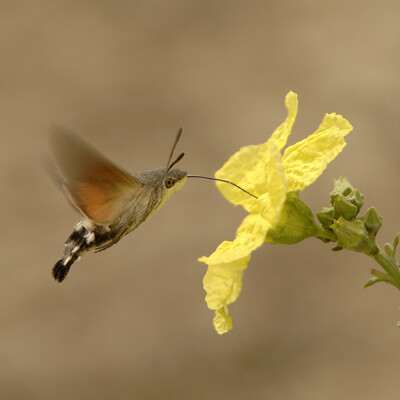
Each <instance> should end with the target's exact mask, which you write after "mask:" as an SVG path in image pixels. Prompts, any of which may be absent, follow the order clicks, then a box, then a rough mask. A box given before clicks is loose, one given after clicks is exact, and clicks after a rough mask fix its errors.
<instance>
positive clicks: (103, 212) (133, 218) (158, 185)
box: [52, 129, 256, 282]
mask: <svg viewBox="0 0 400 400" xmlns="http://www.w3.org/2000/svg"><path fill="white" fill-rule="evenodd" d="M181 134H182V129H180V130H179V131H178V134H177V136H176V138H175V142H174V145H173V146H172V149H171V152H170V155H169V158H168V162H167V166H166V167H164V168H157V169H153V170H149V171H143V172H138V173H136V174H129V173H128V172H126V171H124V170H123V169H121V168H120V167H118V166H116V165H115V164H114V163H112V162H111V161H109V160H108V159H107V158H106V157H104V156H103V155H102V154H100V153H99V152H98V151H97V150H96V149H94V148H93V147H92V146H91V145H90V144H88V143H87V142H85V141H84V140H82V139H80V138H79V137H78V136H76V135H75V134H73V133H71V132H68V131H64V130H58V131H57V132H55V133H54V135H53V136H52V148H53V152H54V156H55V159H56V162H57V164H58V167H59V173H57V174H53V176H54V178H55V180H56V182H57V184H58V186H60V187H61V188H62V189H63V191H64V193H65V194H66V196H67V199H68V200H69V202H70V203H71V205H72V206H73V207H74V208H75V209H76V210H77V211H78V212H79V213H80V214H81V216H82V220H81V221H80V222H79V223H78V224H77V225H76V226H75V228H74V230H73V231H72V233H71V234H70V236H69V237H68V239H67V241H66V242H65V247H64V256H63V257H62V258H61V259H60V260H59V261H57V263H56V264H55V265H54V267H53V270H52V274H53V277H54V279H55V280H57V281H58V282H62V281H63V280H64V279H65V277H66V276H67V274H68V272H69V270H70V268H71V265H72V264H73V263H74V262H75V261H76V260H77V259H78V258H79V257H81V256H82V255H83V254H84V253H86V252H88V251H94V252H95V253H97V252H99V251H102V250H105V249H108V248H109V247H111V246H113V245H114V244H115V243H117V242H119V241H120V240H121V239H122V238H123V237H124V236H125V235H126V234H128V233H130V232H132V231H133V230H134V229H136V228H137V227H138V226H139V225H140V224H141V223H143V222H144V221H146V220H147V219H148V218H149V217H150V216H151V215H153V214H154V213H155V212H156V211H157V210H159V209H160V207H161V206H162V205H163V203H164V202H165V201H166V200H167V199H168V198H169V197H170V196H171V195H172V194H173V193H175V192H177V191H178V190H179V189H181V188H182V186H183V185H184V183H185V181H186V178H188V177H191V178H205V179H212V180H219V181H222V182H226V183H230V184H232V185H234V186H236V187H237V188H238V189H240V190H243V191H244V192H246V193H247V194H249V195H251V196H253V197H256V196H254V195H252V194H251V193H249V192H247V191H246V190H244V189H242V188H241V187H239V186H238V185H236V184H235V183H232V182H229V181H225V180H223V179H217V178H210V177H206V176H200V175H188V174H187V173H186V172H185V171H182V170H180V169H178V168H173V167H174V166H175V165H176V164H177V163H178V162H179V161H180V160H181V159H182V158H183V156H184V153H181V154H180V155H179V156H178V157H177V158H176V159H175V160H174V161H173V162H171V160H172V157H173V154H174V151H175V148H176V145H177V144H178V141H179V139H180V137H181Z"/></svg>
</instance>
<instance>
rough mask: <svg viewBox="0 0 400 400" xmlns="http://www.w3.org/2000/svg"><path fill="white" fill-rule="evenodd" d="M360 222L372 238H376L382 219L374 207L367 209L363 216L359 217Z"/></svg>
mask: <svg viewBox="0 0 400 400" xmlns="http://www.w3.org/2000/svg"><path fill="white" fill-rule="evenodd" d="M361 221H362V222H363V223H364V225H365V227H366V228H367V231H368V232H369V233H370V234H372V235H374V236H376V234H377V233H378V231H379V229H380V228H381V226H382V217H381V216H380V215H379V214H378V213H377V211H376V209H375V207H370V208H368V210H367V212H366V213H365V215H364V216H363V217H361Z"/></svg>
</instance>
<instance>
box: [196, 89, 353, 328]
mask: <svg viewBox="0 0 400 400" xmlns="http://www.w3.org/2000/svg"><path fill="white" fill-rule="evenodd" d="M285 104H286V108H287V110H288V116H287V118H286V119H285V121H284V122H283V123H282V124H281V125H280V126H279V127H278V128H277V129H276V130H275V132H274V133H273V134H272V136H271V137H270V138H269V139H268V141H267V142H266V143H263V144H260V145H257V146H255V145H251V146H245V147H242V148H241V149H240V150H239V151H238V152H237V153H235V154H234V155H233V156H232V157H231V158H230V159H229V160H228V161H227V162H226V163H225V165H224V166H223V167H222V168H221V169H220V170H219V171H217V172H216V174H215V177H216V178H219V179H225V180H229V181H232V182H234V183H236V184H237V185H239V186H241V187H243V188H244V189H246V190H247V191H249V192H250V193H253V194H254V195H256V196H257V197H258V199H255V198H254V197H251V196H249V195H248V194H246V193H244V192H242V191H240V190H238V189H237V188H235V187H234V186H231V185H227V184H224V183H221V182H217V187H218V189H219V190H220V191H221V193H222V194H223V195H224V196H225V198H226V199H227V200H228V201H229V202H231V203H233V204H234V205H239V204H240V205H241V206H242V207H243V208H244V209H245V210H246V211H248V212H249V213H250V214H249V215H248V216H247V217H245V218H244V220H243V221H242V223H241V225H240V226H239V228H238V230H237V232H236V238H235V240H234V241H233V242H228V241H224V242H223V243H221V244H220V245H219V246H218V248H217V249H216V250H215V251H214V253H213V254H211V255H210V256H209V257H201V258H200V259H199V261H201V262H204V263H206V264H208V270H207V273H206V275H205V277H204V280H203V285H204V290H205V291H206V292H207V295H206V302H207V305H208V307H209V308H210V309H212V310H215V317H214V327H215V329H216V330H217V332H218V333H219V334H223V333H225V332H227V331H229V330H231V329H232V319H231V318H230V317H229V315H228V306H227V305H228V304H230V303H232V302H234V301H235V300H236V299H237V298H238V296H239V294H240V291H241V289H242V276H243V271H244V270H245V269H246V268H247V264H248V262H249V261H250V257H251V253H252V252H253V251H254V250H255V249H256V248H258V247H260V246H261V245H262V244H263V242H264V241H265V238H266V235H267V232H268V231H269V229H271V228H273V227H275V226H276V225H277V224H278V222H279V218H280V214H281V211H282V208H283V205H284V204H285V200H286V197H287V194H288V192H292V191H297V190H303V189H304V188H306V187H307V186H309V185H311V184H312V183H313V182H314V181H315V180H316V179H317V178H318V176H319V175H321V174H322V172H323V171H324V169H325V168H326V166H327V164H328V163H329V162H330V161H332V160H333V159H334V158H335V157H336V156H337V155H338V154H339V153H340V152H341V151H342V149H343V147H344V146H345V145H346V142H345V140H344V136H345V135H347V134H348V133H349V132H350V131H351V130H352V129H353V127H352V126H351V125H350V123H349V122H348V121H347V120H346V119H344V118H343V117H342V116H340V115H337V114H335V113H333V114H326V115H325V117H324V119H323V121H322V123H321V125H320V126H319V128H318V130H317V131H316V132H314V133H313V134H312V135H310V136H308V137H307V138H306V139H304V140H302V141H300V142H298V143H296V144H295V145H293V146H290V147H288V148H287V149H286V150H285V152H284V154H283V156H282V154H281V152H280V151H281V150H282V148H283V147H284V146H285V144H286V141H287V138H288V137H289V135H290V132H291V130H292V126H293V123H294V121H295V119H296V115H297V108H298V100H297V94H295V93H293V92H289V93H288V94H287V95H286V99H285Z"/></svg>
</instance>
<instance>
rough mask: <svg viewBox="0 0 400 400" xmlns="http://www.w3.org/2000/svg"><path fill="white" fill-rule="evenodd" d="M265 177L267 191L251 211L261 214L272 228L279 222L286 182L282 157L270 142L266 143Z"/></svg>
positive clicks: (286, 186) (284, 198)
mask: <svg viewBox="0 0 400 400" xmlns="http://www.w3.org/2000/svg"><path fill="white" fill-rule="evenodd" d="M265 176H266V179H267V187H268V190H267V192H266V193H264V194H262V195H261V196H260V198H259V199H258V202H257V204H256V205H257V208H254V209H253V210H252V211H253V212H255V213H259V214H261V215H262V216H263V217H264V218H265V219H266V220H267V221H268V222H269V223H270V224H271V226H274V225H275V224H277V223H278V221H279V216H280V214H281V211H282V208H283V205H284V203H285V200H286V194H287V191H288V182H287V179H286V175H285V171H284V167H283V164H282V155H281V153H280V151H279V150H278V148H277V147H276V145H275V143H274V142H272V141H268V151H267V160H266V163H265Z"/></svg>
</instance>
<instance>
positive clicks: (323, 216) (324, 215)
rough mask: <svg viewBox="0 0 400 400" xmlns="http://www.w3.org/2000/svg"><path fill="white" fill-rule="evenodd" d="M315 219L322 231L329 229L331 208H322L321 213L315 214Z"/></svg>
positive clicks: (331, 222)
mask: <svg viewBox="0 0 400 400" xmlns="http://www.w3.org/2000/svg"><path fill="white" fill-rule="evenodd" d="M317 218H318V221H319V222H320V223H321V225H322V227H323V228H324V229H331V225H332V224H333V208H332V207H329V208H327V207H324V208H323V209H322V211H320V212H317Z"/></svg>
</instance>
